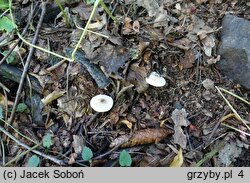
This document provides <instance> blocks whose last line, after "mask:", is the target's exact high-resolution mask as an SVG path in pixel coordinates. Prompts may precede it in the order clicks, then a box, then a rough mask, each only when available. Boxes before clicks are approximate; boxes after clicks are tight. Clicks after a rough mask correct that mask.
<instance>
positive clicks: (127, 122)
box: [121, 119, 133, 130]
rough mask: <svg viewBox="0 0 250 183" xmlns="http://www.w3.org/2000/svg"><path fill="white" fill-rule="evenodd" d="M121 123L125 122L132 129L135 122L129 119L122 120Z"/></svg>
mask: <svg viewBox="0 0 250 183" xmlns="http://www.w3.org/2000/svg"><path fill="white" fill-rule="evenodd" d="M121 123H123V124H125V125H126V126H127V127H128V128H129V129H130V130H131V129H132V126H133V124H132V123H131V122H130V121H128V120H126V119H125V120H122V121H121Z"/></svg>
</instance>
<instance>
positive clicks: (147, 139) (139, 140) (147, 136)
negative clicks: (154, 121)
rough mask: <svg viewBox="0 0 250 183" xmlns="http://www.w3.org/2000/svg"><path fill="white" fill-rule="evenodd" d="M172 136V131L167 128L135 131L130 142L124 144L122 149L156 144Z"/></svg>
mask: <svg viewBox="0 0 250 183" xmlns="http://www.w3.org/2000/svg"><path fill="white" fill-rule="evenodd" d="M171 134H172V131H171V130H169V129H166V128H159V129H144V130H139V131H135V132H134V134H133V135H132V137H131V138H130V139H129V141H128V142H126V143H124V144H122V147H132V146H136V145H143V144H151V143H156V142H159V141H161V140H163V139H164V138H166V137H168V136H169V135H171Z"/></svg>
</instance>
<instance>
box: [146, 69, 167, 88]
mask: <svg viewBox="0 0 250 183" xmlns="http://www.w3.org/2000/svg"><path fill="white" fill-rule="evenodd" d="M146 82H147V83H148V84H150V85H152V86H155V87H162V86H164V85H165V84H166V80H165V79H164V78H163V77H161V76H160V74H158V73H157V72H151V73H150V75H149V76H148V77H147V78H146Z"/></svg>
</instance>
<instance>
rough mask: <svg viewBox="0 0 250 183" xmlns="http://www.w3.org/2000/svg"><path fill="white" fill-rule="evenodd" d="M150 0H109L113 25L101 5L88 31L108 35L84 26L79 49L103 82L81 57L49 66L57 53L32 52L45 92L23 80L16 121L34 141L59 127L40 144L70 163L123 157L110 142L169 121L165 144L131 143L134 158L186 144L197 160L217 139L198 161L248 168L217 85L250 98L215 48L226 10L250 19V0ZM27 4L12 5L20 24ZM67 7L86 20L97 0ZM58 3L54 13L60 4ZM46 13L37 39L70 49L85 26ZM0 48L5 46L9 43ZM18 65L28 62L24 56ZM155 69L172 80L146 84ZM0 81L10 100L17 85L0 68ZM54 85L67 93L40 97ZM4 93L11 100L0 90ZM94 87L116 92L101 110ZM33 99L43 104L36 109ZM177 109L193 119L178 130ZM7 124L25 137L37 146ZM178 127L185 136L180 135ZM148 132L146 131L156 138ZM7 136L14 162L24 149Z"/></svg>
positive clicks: (159, 161) (138, 161) (170, 153)
mask: <svg viewBox="0 0 250 183" xmlns="http://www.w3.org/2000/svg"><path fill="white" fill-rule="evenodd" d="M150 2H151V1H148V4H147V3H143V2H141V1H129V0H127V1H113V2H112V3H107V5H108V7H109V8H110V9H111V10H113V15H114V16H116V17H117V19H118V21H119V22H120V23H119V25H116V24H114V22H113V21H112V20H111V19H110V18H108V16H107V14H106V13H105V12H104V11H103V9H102V8H99V9H98V11H97V13H96V15H95V17H94V20H93V21H92V24H91V26H92V29H91V30H93V31H95V32H98V33H101V34H103V35H106V36H108V38H106V37H103V36H100V35H96V34H93V33H88V34H87V37H86V40H85V41H84V43H82V44H81V48H80V49H82V50H84V52H85V54H86V57H87V58H88V59H90V60H91V61H92V62H93V63H95V64H97V65H98V66H100V67H101V69H102V70H103V71H104V73H105V74H106V75H107V76H108V77H109V78H110V79H111V80H112V83H111V84H110V85H109V86H108V87H107V89H100V88H98V87H97V85H96V83H95V81H94V80H93V78H92V77H91V76H90V74H89V73H88V72H87V71H86V70H85V69H84V68H83V67H81V65H80V64H79V63H68V62H63V63H62V64H60V65H58V66H57V67H56V68H51V66H53V65H54V64H55V63H58V62H59V61H60V59H58V58H55V57H53V56H50V55H49V54H47V53H44V52H42V51H38V50H36V51H35V53H34V56H33V60H32V63H31V65H30V68H29V72H30V73H33V74H34V75H33V76H34V77H36V78H37V79H38V80H39V83H40V85H41V86H42V88H43V90H42V93H41V94H36V93H35V92H32V94H30V92H29V90H28V89H27V87H26V90H24V92H23V93H22V96H21V100H20V101H21V102H23V103H25V104H26V105H28V106H29V111H26V112H23V113H20V112H16V114H15V118H14V119H13V123H12V124H13V126H14V127H15V128H16V129H17V130H18V131H20V132H21V133H23V134H25V135H26V136H28V137H30V138H32V139H34V140H37V141H41V139H42V137H43V136H44V135H45V134H46V133H51V134H53V146H52V147H51V148H50V149H49V150H48V149H47V150H45V149H44V148H42V147H40V148H38V150H39V151H41V152H45V153H47V154H49V155H52V156H56V158H57V159H62V160H65V161H66V162H67V165H66V166H81V165H82V164H85V165H87V166H89V165H90V166H119V164H118V156H119V153H120V152H121V151H122V150H123V149H124V148H121V147H118V146H120V145H119V144H115V145H114V146H117V148H116V149H113V150H111V149H112V148H110V144H111V142H113V141H114V140H115V139H117V138H118V137H120V136H122V135H125V134H127V135H129V134H133V133H134V132H136V131H138V130H142V129H149V128H150V129H160V128H168V129H172V130H173V134H172V135H170V136H169V137H168V138H164V139H160V141H159V142H158V139H155V141H156V143H151V144H143V143H142V144H141V145H139V146H133V147H126V148H125V149H126V150H127V151H128V152H129V153H130V154H131V156H132V159H133V164H132V166H169V165H170V164H171V162H172V161H173V158H174V157H175V156H176V153H177V152H178V151H179V149H180V148H181V149H182V151H183V158H184V162H183V165H182V166H194V165H195V164H196V163H197V162H199V161H200V160H201V159H203V158H204V157H205V155H206V153H209V152H211V151H213V150H214V149H217V147H220V144H221V143H224V145H223V146H222V147H221V148H219V149H218V151H219V153H215V155H214V156H213V157H212V158H211V159H208V160H207V161H205V162H204V163H203V164H202V166H249V164H250V162H249V157H247V154H249V153H248V151H249V140H248V138H249V137H248V136H246V135H243V134H242V133H239V132H236V131H234V130H231V129H229V128H227V127H225V126H222V125H220V120H221V119H222V118H223V117H225V116H226V115H228V114H230V113H232V111H231V110H230V108H229V106H228V105H227V104H226V102H225V101H224V100H223V98H222V97H221V95H220V94H219V93H218V91H217V90H216V89H215V87H214V86H213V83H214V85H216V86H220V87H222V88H224V89H227V90H229V91H231V92H233V93H235V94H237V95H239V96H241V97H243V98H245V99H248V100H249V94H250V93H249V91H248V90H245V89H244V88H242V87H241V86H239V85H237V84H236V83H233V82H232V81H230V80H228V79H227V78H225V77H224V76H223V75H221V74H220V71H219V70H218V69H217V66H216V63H215V62H217V61H218V60H219V59H218V60H217V58H218V55H217V49H218V46H219V41H220V39H219V38H220V26H221V20H222V18H223V16H224V15H225V14H226V13H232V14H235V15H238V16H240V17H244V18H246V19H249V18H250V12H249V10H250V8H249V4H247V3H246V2H245V1H223V0H213V1H205V0H204V1H203V2H202V1H198V0H197V1H182V0H180V1H173V0H167V1H152V3H153V2H157V3H156V4H149V3H150ZM156 5H158V6H159V7H158V8H157V6H156ZM31 6H32V3H31V2H27V3H25V4H21V3H19V2H17V3H14V13H15V15H16V18H17V23H18V27H19V30H20V32H21V30H22V28H23V27H24V26H25V24H26V21H27V19H26V17H27V15H28V14H29V9H30V7H31ZM51 6H52V5H51V4H50V5H48V7H47V8H52V7H51ZM64 6H65V7H68V10H69V15H68V17H69V20H71V21H72V22H73V20H74V21H75V22H77V24H78V25H79V26H81V27H84V25H85V24H86V21H87V19H88V17H89V14H90V12H91V10H92V7H93V6H91V5H89V6H87V5H86V4H85V3H84V2H80V3H78V2H76V3H72V4H71V3H70V4H69V3H68V4H65V5H64ZM155 6H156V7H155ZM52 9H53V8H52ZM26 10H27V11H26ZM53 10H54V11H55V12H56V10H58V9H57V8H55V9H53ZM50 12H52V10H50V11H49V13H47V14H46V15H45V23H43V25H42V27H41V31H40V34H39V40H38V45H39V46H41V47H43V48H49V49H50V50H51V51H54V52H57V53H60V54H62V55H65V53H64V51H63V50H64V48H66V47H72V48H73V47H74V46H75V45H76V42H77V41H78V40H79V37H80V34H81V30H79V29H76V27H75V24H74V23H72V28H68V27H67V26H66V24H65V21H64V19H63V18H62V16H61V17H59V16H58V17H59V18H57V19H56V21H55V18H56V15H57V13H58V12H60V11H58V12H57V13H55V15H53V13H51V14H50ZM18 15H19V16H18ZM38 17H39V15H35V16H34V19H33V21H32V25H33V26H35V25H36V24H37V21H38V20H37V19H38ZM33 35H34V30H33V29H32V27H30V29H29V31H28V33H26V35H25V38H26V39H27V40H29V42H31V41H30V40H31V39H32V38H33ZM202 36H204V37H202ZM13 40H14V38H13ZM20 48H24V49H25V50H26V53H23V54H22V55H21V57H22V58H23V59H24V61H25V59H26V57H27V52H28V50H29V48H28V47H27V46H26V45H23V44H20V45H19V49H20ZM1 49H2V50H4V49H8V45H5V46H2V47H1ZM210 51H211V53H210ZM211 61H212V62H214V63H211ZM112 63H113V64H112ZM15 66H16V67H19V68H22V64H16V65H15ZM151 71H157V72H159V73H160V74H162V76H163V77H165V78H166V80H167V85H166V86H164V87H161V88H155V87H152V86H148V85H146V83H145V77H146V76H147V75H149V73H150V72H151ZM0 79H1V80H0V81H1V82H2V83H3V84H4V85H5V86H7V87H8V88H9V89H10V92H9V93H7V94H6V95H7V97H8V98H7V99H8V101H11V102H14V99H15V97H16V92H17V88H18V84H17V83H15V82H13V81H11V80H8V79H6V78H4V77H2V76H1V77H0ZM207 79H209V80H207ZM204 80H206V81H208V82H209V83H208V85H209V86H207V85H205V84H204ZM131 84H132V85H131ZM53 91H61V92H63V95H62V96H61V97H59V98H58V99H55V100H53V101H52V102H51V103H48V104H47V105H44V106H43V105H42V103H40V104H39V102H40V100H41V99H43V98H44V97H46V96H47V95H48V94H50V93H52V92H53ZM121 91H122V92H121ZM0 92H1V93H0V94H1V96H3V98H6V95H4V93H3V90H2V89H1V91H0ZM97 94H108V95H110V96H112V98H114V99H116V101H115V104H114V107H113V108H112V110H111V111H109V112H107V113H100V114H98V113H96V112H95V111H94V110H93V109H91V107H90V106H89V102H90V99H91V98H92V97H93V96H95V95H97ZM225 96H226V98H227V99H228V101H229V102H230V103H231V105H232V106H233V107H234V109H235V110H236V111H237V112H238V114H239V115H240V116H241V117H242V118H243V119H245V120H246V121H250V113H249V106H247V105H246V104H244V103H243V102H242V101H240V100H238V99H236V98H234V97H232V96H230V95H227V94H225ZM1 100H2V101H3V100H4V99H1ZM30 100H33V101H36V103H38V105H37V104H36V105H33V108H32V107H31V102H30ZM1 104H2V103H1ZM34 106H35V107H34ZM42 106H43V107H42ZM11 107H12V105H11V104H10V105H9V108H11ZM41 108H42V109H41ZM176 109H177V110H179V111H181V109H183V110H184V111H185V112H186V113H187V117H185V119H186V120H187V121H189V124H187V125H186V126H185V125H184V126H181V132H180V134H179V135H178V134H177V131H176V130H175V126H176V123H175V122H174V120H173V111H174V110H176ZM4 111H6V108H5V110H4ZM9 115H10V112H9V113H8V116H9ZM180 118H181V117H180ZM224 122H225V123H227V124H229V125H232V126H234V127H235V128H237V129H240V130H242V131H245V132H248V131H247V129H246V127H245V126H244V125H243V124H242V123H241V122H240V121H239V120H238V119H236V118H233V117H230V118H228V119H227V120H226V121H224ZM9 131H10V132H11V133H12V134H13V135H15V136H16V137H17V138H18V139H19V140H20V141H23V142H24V143H26V144H27V145H29V146H33V145H32V143H30V142H29V141H27V140H25V139H23V138H21V137H20V136H19V135H17V134H15V132H13V131H11V130H9ZM174 135H176V137H175V138H177V139H178V138H179V139H182V140H177V139H175V138H174ZM152 136H153V135H152ZM152 136H148V137H147V138H148V139H152V138H153V137H152ZM2 139H3V141H4V143H5V148H4V151H5V155H6V159H7V160H8V161H9V160H11V159H13V158H14V157H16V156H17V155H18V154H20V153H21V152H23V151H24V149H23V148H22V147H20V146H17V144H16V143H15V142H13V141H11V140H8V139H5V135H4V134H2ZM149 141H150V140H149ZM225 144H227V145H228V144H229V146H227V148H228V149H230V150H228V152H232V153H231V154H227V155H226V154H225V153H224V154H223V150H225V147H226V145H225ZM84 146H88V147H89V148H90V149H91V150H92V151H93V153H94V157H93V160H92V162H91V163H90V164H89V162H84V161H83V160H82V158H81V150H82V148H83V147H84ZM77 148H80V150H79V149H78V150H77ZM110 150H111V151H110ZM30 156H32V153H28V154H27V155H25V156H22V157H21V158H19V159H18V160H17V161H15V163H13V166H25V165H26V164H27V161H28V158H30ZM69 159H70V160H69ZM68 160H69V162H68ZM1 163H2V162H1ZM77 163H78V164H77ZM52 165H54V163H52V162H50V161H49V160H46V158H44V159H42V161H41V163H40V166H52Z"/></svg>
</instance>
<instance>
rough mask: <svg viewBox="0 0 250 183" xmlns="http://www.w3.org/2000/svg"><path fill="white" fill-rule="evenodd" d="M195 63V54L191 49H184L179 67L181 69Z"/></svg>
mask: <svg viewBox="0 0 250 183" xmlns="http://www.w3.org/2000/svg"><path fill="white" fill-rule="evenodd" d="M194 63H195V55H194V52H193V51H192V50H187V51H185V56H184V58H182V59H181V61H180V67H181V69H182V68H183V69H189V68H192V67H193V65H194Z"/></svg>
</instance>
